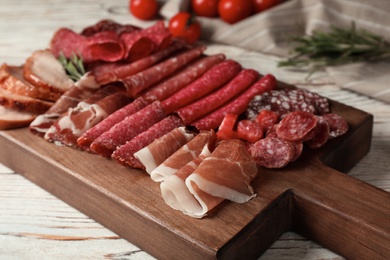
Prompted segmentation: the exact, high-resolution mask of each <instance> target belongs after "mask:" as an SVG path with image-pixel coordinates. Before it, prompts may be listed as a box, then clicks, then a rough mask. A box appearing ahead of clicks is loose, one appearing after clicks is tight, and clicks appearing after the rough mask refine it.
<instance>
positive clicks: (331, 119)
mask: <svg viewBox="0 0 390 260" xmlns="http://www.w3.org/2000/svg"><path fill="white" fill-rule="evenodd" d="M323 118H324V119H325V120H326V122H328V124H329V138H335V137H338V136H340V135H343V134H345V133H346V132H347V131H348V128H349V127H348V123H347V121H346V120H345V119H344V118H343V117H342V116H340V115H337V114H333V113H329V114H324V115H323Z"/></svg>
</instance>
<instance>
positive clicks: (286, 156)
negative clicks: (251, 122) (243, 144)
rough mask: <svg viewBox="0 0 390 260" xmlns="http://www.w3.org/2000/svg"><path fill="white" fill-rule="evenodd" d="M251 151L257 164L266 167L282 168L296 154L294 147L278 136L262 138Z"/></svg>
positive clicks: (251, 147) (252, 146)
mask: <svg viewBox="0 0 390 260" xmlns="http://www.w3.org/2000/svg"><path fill="white" fill-rule="evenodd" d="M249 152H250V154H251V156H252V157H253V159H254V160H255V161H256V163H257V164H259V165H261V166H263V167H266V168H271V169H272V168H282V167H284V166H286V165H287V164H288V163H289V162H290V161H291V160H292V159H293V158H294V156H295V151H294V148H293V147H292V146H291V145H289V144H288V143H287V142H285V141H284V140H282V139H280V138H278V137H267V138H264V139H260V140H259V141H257V142H256V143H254V144H253V145H251V146H250V148H249Z"/></svg>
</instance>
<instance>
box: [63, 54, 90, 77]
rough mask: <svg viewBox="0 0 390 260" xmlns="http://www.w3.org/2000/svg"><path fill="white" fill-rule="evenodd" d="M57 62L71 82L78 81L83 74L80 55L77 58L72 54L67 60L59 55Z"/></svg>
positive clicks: (83, 69)
mask: <svg viewBox="0 0 390 260" xmlns="http://www.w3.org/2000/svg"><path fill="white" fill-rule="evenodd" d="M58 61H59V62H60V63H61V65H62V66H63V67H64V69H65V71H66V73H67V74H68V76H69V78H71V79H72V80H73V81H78V80H79V79H80V78H81V77H82V76H83V75H84V74H85V68H84V64H83V58H82V57H81V55H79V56H78V55H76V54H73V55H72V57H71V58H70V59H69V60H67V59H66V57H65V56H64V55H63V54H62V53H61V54H60V56H59V57H58Z"/></svg>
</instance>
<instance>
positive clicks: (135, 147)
mask: <svg viewBox="0 0 390 260" xmlns="http://www.w3.org/2000/svg"><path fill="white" fill-rule="evenodd" d="M182 125H183V122H182V121H181V119H180V118H179V117H177V116H174V115H171V116H168V117H166V118H164V119H163V120H161V121H160V122H157V123H156V124H154V125H152V126H151V127H150V128H149V129H148V130H146V131H144V132H142V133H140V134H139V135H137V136H136V137H134V138H133V139H131V140H130V141H128V142H126V143H125V144H124V145H122V146H120V147H119V148H118V149H116V150H115V151H114V152H113V154H112V155H111V158H113V159H115V160H116V161H118V162H119V163H121V164H123V165H125V166H130V167H133V168H138V169H145V167H144V165H143V164H142V163H141V162H140V161H139V160H138V159H137V158H136V157H135V156H134V153H135V152H137V151H139V150H141V149H142V148H144V147H145V146H147V145H149V144H150V143H151V142H153V140H155V139H156V138H159V137H161V136H163V135H165V134H166V133H168V132H170V131H171V130H173V129H175V128H176V127H179V126H182Z"/></svg>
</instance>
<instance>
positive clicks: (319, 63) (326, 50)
mask: <svg viewBox="0 0 390 260" xmlns="http://www.w3.org/2000/svg"><path fill="white" fill-rule="evenodd" d="M293 41H295V42H297V43H298V46H297V47H295V48H294V49H293V51H292V53H293V56H292V57H290V58H288V59H287V60H284V61H281V62H279V64H278V65H279V67H285V66H292V67H306V68H308V69H309V71H310V75H311V74H312V73H314V72H316V71H318V70H321V69H323V68H325V67H326V66H334V65H342V64H347V63H352V62H359V61H373V60H378V59H383V58H387V57H390V44H389V43H388V42H386V41H385V40H384V38H382V37H380V36H378V35H375V34H373V33H370V32H368V31H366V30H357V29H356V26H355V23H352V26H351V28H338V27H334V26H333V27H331V30H330V31H329V32H320V31H316V32H314V33H313V35H307V36H300V37H296V38H294V39H293ZM310 75H309V76H310Z"/></svg>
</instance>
